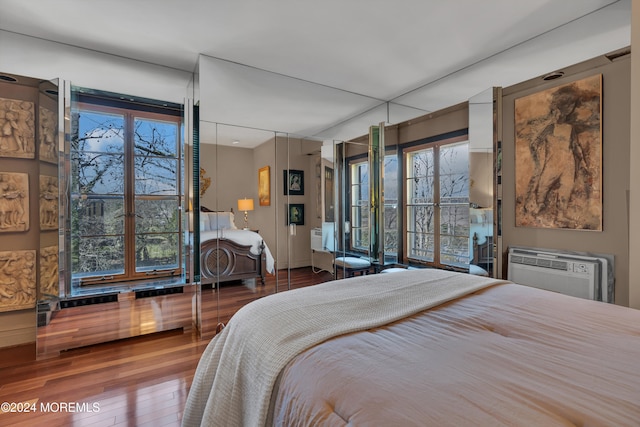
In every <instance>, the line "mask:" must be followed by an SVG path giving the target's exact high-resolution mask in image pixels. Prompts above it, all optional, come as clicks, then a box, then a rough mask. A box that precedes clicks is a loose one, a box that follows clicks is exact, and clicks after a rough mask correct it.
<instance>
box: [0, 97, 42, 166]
mask: <svg viewBox="0 0 640 427" xmlns="http://www.w3.org/2000/svg"><path fill="white" fill-rule="evenodd" d="M34 115H35V113H34V106H33V102H29V101H20V100H17V99H5V98H0V156H1V157H16V158H21V159H33V158H35V152H36V149H35V116H34Z"/></svg>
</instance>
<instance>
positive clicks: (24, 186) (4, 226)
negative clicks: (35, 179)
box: [0, 172, 29, 232]
mask: <svg viewBox="0 0 640 427" xmlns="http://www.w3.org/2000/svg"><path fill="white" fill-rule="evenodd" d="M28 229H29V175H27V174H26V173H11V172H0V232H10V231H26V230H28Z"/></svg>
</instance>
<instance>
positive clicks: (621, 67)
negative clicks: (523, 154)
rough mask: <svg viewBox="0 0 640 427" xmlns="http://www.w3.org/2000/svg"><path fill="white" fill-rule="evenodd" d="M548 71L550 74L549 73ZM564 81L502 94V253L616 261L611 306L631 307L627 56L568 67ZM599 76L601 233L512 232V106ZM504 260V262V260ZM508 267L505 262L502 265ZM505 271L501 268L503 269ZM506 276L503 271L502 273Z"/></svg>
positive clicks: (538, 81) (520, 229) (515, 88)
mask: <svg viewBox="0 0 640 427" xmlns="http://www.w3.org/2000/svg"><path fill="white" fill-rule="evenodd" d="M550 71H551V70H550ZM564 71H565V73H566V74H565V77H563V78H562V79H558V80H554V81H548V82H546V81H543V80H542V79H534V80H531V81H528V82H523V83H521V84H518V85H515V86H512V87H509V88H505V89H504V90H503V106H502V108H503V116H502V117H503V155H502V171H503V175H502V183H503V199H502V201H503V211H502V218H503V222H502V230H503V234H502V235H503V252H505V253H506V252H507V251H508V248H509V246H527V247H536V248H549V249H559V250H570V251H580V252H591V253H602V254H613V255H614V256H615V272H614V273H615V280H616V283H615V302H616V303H617V304H621V305H628V304H629V289H630V288H629V253H628V242H629V240H628V239H629V216H628V202H627V190H628V185H629V173H630V172H629V160H628V156H629V128H630V113H629V100H630V98H629V82H630V77H631V75H630V58H629V55H627V56H625V57H622V58H619V59H617V60H615V61H613V62H611V61H609V60H608V59H607V58H605V57H604V56H603V57H600V58H596V59H594V60H592V61H587V62H585V63H582V64H577V65H575V66H572V67H568V68H567V69H565V70H564ZM598 73H602V75H603V99H602V106H603V114H602V132H603V134H602V141H603V165H602V170H603V178H602V180H603V187H602V195H603V205H604V207H603V220H604V223H603V231H602V232H595V231H576V230H558V229H539V228H526V227H515V215H514V212H515V183H514V176H515V157H514V156H515V153H514V138H515V137H514V102H515V99H516V98H520V97H522V96H525V95H529V94H531V93H535V92H538V91H540V90H543V89H547V88H549V87H554V86H557V85H560V84H563V83H568V82H571V81H574V80H579V79H582V78H585V77H588V76H592V75H594V74H598ZM503 259H504V258H503ZM503 266H504V268H506V262H504V263H503ZM503 270H504V269H503ZM502 273H503V277H506V271H503V272H502Z"/></svg>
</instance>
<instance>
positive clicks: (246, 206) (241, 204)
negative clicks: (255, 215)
mask: <svg viewBox="0 0 640 427" xmlns="http://www.w3.org/2000/svg"><path fill="white" fill-rule="evenodd" d="M238 210H239V211H244V212H246V211H252V210H253V199H238Z"/></svg>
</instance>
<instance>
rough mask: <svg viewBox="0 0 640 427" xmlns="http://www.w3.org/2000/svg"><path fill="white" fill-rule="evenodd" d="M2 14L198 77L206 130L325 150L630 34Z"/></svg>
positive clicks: (382, 6) (474, 23)
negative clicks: (268, 136)
mask: <svg viewBox="0 0 640 427" xmlns="http://www.w3.org/2000/svg"><path fill="white" fill-rule="evenodd" d="M0 10H1V11H2V13H1V14H0V29H2V30H6V31H10V32H13V33H17V34H22V35H28V36H33V37H37V38H42V39H46V40H52V41H56V42H59V43H63V44H66V45H70V46H75V47H80V48H85V49H90V50H93V51H97V52H104V53H108V54H112V55H117V56H119V57H124V58H131V59H136V60H139V61H144V62H148V63H152V64H157V65H162V66H165V67H169V68H172V69H176V70H182V71H186V72H189V73H190V72H193V71H194V70H196V68H197V67H199V70H200V72H201V74H200V86H201V88H202V93H201V94H200V95H201V105H202V107H203V110H202V113H203V118H204V120H205V121H208V122H211V123H213V122H217V123H227V124H231V125H234V126H233V127H237V128H239V127H251V128H254V129H256V128H257V129H266V130H272V131H282V132H288V133H291V134H294V135H298V136H303V137H309V138H314V139H323V140H327V139H350V138H353V137H356V136H359V135H362V134H364V133H366V129H367V128H368V126H369V125H371V124H377V123H379V122H381V121H386V122H389V123H397V122H400V121H404V120H408V119H410V118H413V117H417V116H420V115H423V114H426V113H428V112H432V111H436V110H439V109H442V108H446V107H448V106H451V105H455V104H458V103H460V102H463V101H465V100H467V99H469V98H470V97H471V96H473V95H475V94H478V93H480V92H483V91H484V90H485V89H487V88H489V87H491V86H503V87H506V86H509V85H512V84H516V83H519V82H522V81H525V80H528V79H531V78H534V77H537V76H540V75H543V74H546V73H548V72H551V71H554V70H558V69H561V68H562V67H566V66H568V65H572V64H575V63H577V62H580V61H583V60H587V59H590V58H593V57H595V56H598V55H601V54H605V53H608V52H611V51H614V50H616V49H620V48H623V47H626V46H628V45H630V37H631V0H618V1H612V0H526V1H525V0H519V1H514V0H485V1H482V2H480V1H477V0H448V1H444V0H395V1H393V2H392V1H385V0H324V1H308V0H271V1H264V0H215V1H213V0H210V1H205V0H181V1H177V0H154V1H142V0H92V1H86V0H57V1H55V2H52V1H50V0H29V1H24V0H0ZM198 64H199V65H198ZM204 82H206V84H205V83H204ZM205 87H206V90H205V89H204V88H205ZM231 128H232V127H229V129H231ZM218 132H219V133H220V134H222V133H225V132H221V130H220V129H218ZM245 133H246V134H247V135H248V134H250V133H251V132H245ZM258 133H260V132H258ZM228 137H229V139H237V138H236V137H234V136H232V135H229V136H228ZM259 139H260V138H257V139H256V138H251V137H249V136H246V139H245V140H243V141H241V144H240V145H241V146H245V147H249V146H251V145H252V144H255V143H258V142H259V141H258V140H259ZM252 141H253V142H252Z"/></svg>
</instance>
